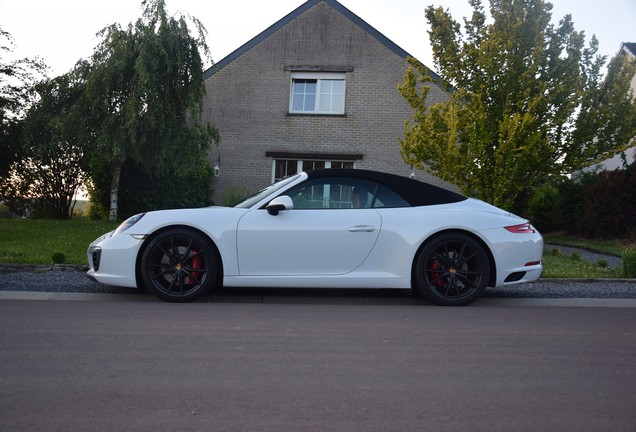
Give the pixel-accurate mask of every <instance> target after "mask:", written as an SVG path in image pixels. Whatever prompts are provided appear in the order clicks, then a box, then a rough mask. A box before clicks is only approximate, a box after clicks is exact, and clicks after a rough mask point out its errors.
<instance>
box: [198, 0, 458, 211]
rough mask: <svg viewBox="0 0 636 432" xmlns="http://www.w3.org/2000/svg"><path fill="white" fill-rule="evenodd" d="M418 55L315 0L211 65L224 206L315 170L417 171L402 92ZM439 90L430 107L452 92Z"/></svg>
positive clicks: (214, 155)
mask: <svg viewBox="0 0 636 432" xmlns="http://www.w3.org/2000/svg"><path fill="white" fill-rule="evenodd" d="M408 57H409V54H408V53H407V52H405V51H404V50H403V49H402V48H400V47H399V46H397V45H396V44H394V43H393V42H391V41H390V40H389V39H387V38H386V37H385V36H384V35H382V34H381V33H380V32H378V31H377V30H376V29H374V28H373V27H371V26H370V25H369V24H367V23H366V22H365V21H363V20H362V19H361V18H359V17H358V16H357V15H355V14H354V13H352V12H351V11H350V10H348V9H347V8H345V7H344V6H342V5H341V4H340V3H338V2H337V1H336V0H309V1H307V2H306V3H304V4H302V5H301V6H300V7H298V8H297V9H296V10H294V11H292V12H291V13H290V14H288V15H287V16H285V17H284V18H282V19H281V20H280V21H278V22H276V23H274V24H273V25H272V26H271V27H269V28H268V29H267V30H265V31H264V32H262V33H261V34H259V35H257V36H256V37H254V38H253V39H252V40H250V41H249V42H247V43H246V44H245V45H243V46H241V47H239V48H238V49H237V50H236V51H234V52H232V53H231V54H230V55H228V56H227V57H226V58H224V59H222V60H221V61H219V62H218V63H217V64H215V65H214V66H213V67H211V68H210V69H208V70H207V71H206V72H205V86H206V90H207V99H206V102H205V105H204V120H206V121H209V122H210V123H211V124H213V125H214V126H215V127H217V128H218V129H219V131H220V134H221V145H220V147H217V148H214V149H213V150H212V152H211V155H210V160H211V162H212V164H213V165H215V166H217V167H218V170H217V172H218V174H219V175H218V177H217V178H216V179H215V182H214V189H215V191H214V200H215V202H216V203H217V204H223V202H224V201H225V200H226V198H227V196H228V195H236V194H240V193H243V192H246V191H254V190H256V189H257V188H261V187H263V186H265V185H267V184H270V183H272V182H274V181H276V180H279V179H282V178H285V177H286V176H289V175H292V174H294V173H296V172H298V171H301V170H309V169H315V168H323V167H324V168H335V167H353V168H364V169H374V170H380V171H385V172H390V173H395V174H400V175H404V176H409V175H410V174H411V173H412V172H413V170H412V168H411V167H410V166H408V165H407V164H405V163H404V161H403V160H402V158H401V156H400V144H399V141H398V139H399V137H401V136H403V133H404V121H405V120H407V119H410V118H411V116H412V110H411V108H410V107H409V105H408V104H407V103H406V101H405V100H404V98H403V97H402V96H401V95H400V94H399V92H398V90H397V85H398V83H401V82H402V79H403V76H404V72H405V71H406V69H407V67H408V63H407V61H406V59H407V58H408ZM431 74H432V75H433V78H434V79H437V80H439V77H437V76H436V75H435V74H434V73H432V72H431ZM433 87H434V88H432V89H431V92H430V93H429V103H434V102H437V101H440V100H446V99H447V98H448V95H447V93H446V92H445V91H444V90H443V88H442V87H441V86H438V85H437V84H435V85H434V86H433ZM415 174H416V177H417V178H418V179H422V180H425V181H429V182H431V183H434V184H438V185H441V186H444V187H447V188H450V189H455V190H456V189H457V188H456V187H455V186H453V185H451V184H448V183H445V182H443V181H441V180H440V179H438V178H435V177H432V176H430V175H427V174H425V173H423V172H418V171H416V172H415Z"/></svg>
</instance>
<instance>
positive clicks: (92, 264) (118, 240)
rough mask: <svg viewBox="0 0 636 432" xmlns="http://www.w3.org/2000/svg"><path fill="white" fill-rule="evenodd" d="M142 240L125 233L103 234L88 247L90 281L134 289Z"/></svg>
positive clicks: (87, 274) (88, 274)
mask: <svg viewBox="0 0 636 432" xmlns="http://www.w3.org/2000/svg"><path fill="white" fill-rule="evenodd" d="M142 244H143V239H138V238H135V237H133V236H131V235H127V234H125V233H121V234H117V235H115V236H113V235H112V232H110V233H107V234H104V235H103V236H101V237H100V238H98V239H97V240H95V241H94V242H93V243H91V244H90V245H89V247H88V251H87V259H88V268H89V269H88V272H87V273H86V276H88V277H89V278H90V279H92V280H94V281H97V282H100V283H103V284H108V285H116V286H123V287H130V288H136V287H137V278H136V273H135V272H136V263H137V256H138V254H139V250H140V249H141V245H142Z"/></svg>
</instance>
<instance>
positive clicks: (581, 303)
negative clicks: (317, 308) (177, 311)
mask: <svg viewBox="0 0 636 432" xmlns="http://www.w3.org/2000/svg"><path fill="white" fill-rule="evenodd" d="M0 300H22V301H25V300H34V301H108V302H130V301H139V302H161V300H159V299H157V298H155V297H154V296H151V295H148V294H146V295H143V294H139V295H138V294H94V293H51V292H33V291H0ZM199 302H200V303H256V304H289V305H292V304H314V305H316V304H320V305H388V306H391V305H394V306H396V305H402V306H433V307H438V306H435V305H433V304H431V303H429V302H427V301H425V300H422V299H420V298H418V297H403V298H382V297H377V298H375V297H360V298H353V297H313V296H312V297H303V296H297V297H296V296H258V295H248V296H206V297H204V298H203V299H201V300H200V301H199ZM473 306H477V307H501V306H506V307H511V306H512V307H563V308H591V307H597V308H600V307H602V308H636V299H596V298H547V299H544V298H542V299H537V298H512V299H501V298H481V299H479V300H477V301H476V302H475V303H473Z"/></svg>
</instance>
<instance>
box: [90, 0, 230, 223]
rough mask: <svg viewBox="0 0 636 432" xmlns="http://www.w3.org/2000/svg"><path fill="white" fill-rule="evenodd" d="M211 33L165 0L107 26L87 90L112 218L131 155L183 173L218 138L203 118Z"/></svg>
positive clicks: (163, 170)
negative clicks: (135, 17) (131, 19)
mask: <svg viewBox="0 0 636 432" xmlns="http://www.w3.org/2000/svg"><path fill="white" fill-rule="evenodd" d="M189 26H192V27H193V29H194V35H193V34H192V33H191V31H190V27H189ZM205 34H206V31H205V28H204V27H203V26H202V24H201V23H200V22H199V21H198V20H197V19H196V18H194V17H191V16H188V15H182V14H179V13H177V14H175V15H169V14H168V13H167V11H166V8H165V1H164V0H145V1H144V2H142V17H141V18H140V19H138V20H137V21H136V22H135V23H134V24H133V23H131V24H129V25H128V26H127V27H126V28H122V27H121V26H120V25H119V24H113V25H110V26H108V27H106V28H105V29H104V30H102V31H101V32H100V34H99V35H100V37H101V38H102V41H101V42H100V44H99V45H98V46H97V48H96V50H95V52H94V54H93V56H92V57H91V62H92V65H93V70H92V73H91V75H90V77H89V80H88V85H87V96H88V97H89V98H90V99H91V100H92V101H93V103H92V107H91V112H90V115H91V116H93V118H95V124H96V127H95V134H96V137H97V139H96V150H95V157H94V163H95V164H96V165H100V166H101V167H103V166H104V165H105V164H106V165H107V166H108V167H109V171H110V176H111V182H110V211H109V219H110V220H115V219H117V216H118V204H117V203H118V193H119V183H120V175H121V170H122V166H123V165H124V163H125V162H126V161H131V162H132V163H134V164H136V165H138V166H139V167H141V168H142V169H147V170H152V171H153V173H154V174H155V175H164V176H170V175H180V176H184V175H187V173H188V171H189V170H196V169H199V167H200V166H201V160H202V159H204V158H205V157H206V155H207V152H208V150H209V148H210V145H211V143H212V142H214V141H217V140H218V138H219V137H218V131H217V130H216V129H214V128H213V127H212V126H210V125H208V124H204V123H203V122H202V120H201V112H202V107H203V100H204V97H205V87H204V82H203V59H204V58H205V57H207V58H209V49H208V47H207V45H206V43H205ZM202 54H203V56H202Z"/></svg>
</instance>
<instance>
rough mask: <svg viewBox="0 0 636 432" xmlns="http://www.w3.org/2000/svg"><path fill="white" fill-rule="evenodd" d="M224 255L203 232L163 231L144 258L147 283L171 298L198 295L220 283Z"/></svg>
mask: <svg viewBox="0 0 636 432" xmlns="http://www.w3.org/2000/svg"><path fill="white" fill-rule="evenodd" d="M219 270H220V259H219V257H218V253H217V251H216V248H215V247H214V246H213V245H211V244H210V241H209V240H208V239H207V238H205V237H204V236H203V235H201V234H199V233H197V232H195V231H192V230H189V229H185V228H173V229H169V230H167V231H163V232H162V233H160V234H159V235H157V236H156V237H153V238H152V239H151V240H150V243H149V244H148V245H147V247H146V248H145V249H144V252H143V255H142V258H141V277H142V280H143V282H144V285H145V286H146V288H148V290H149V291H150V292H152V293H153V294H154V295H156V296H157V297H159V298H161V299H163V300H165V301H168V302H188V301H193V300H196V299H198V298H199V297H201V296H203V295H205V294H206V293H208V292H209V291H210V289H211V288H212V287H213V286H214V285H215V284H216V282H217V280H218V276H219Z"/></svg>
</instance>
